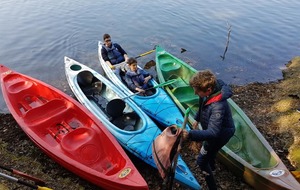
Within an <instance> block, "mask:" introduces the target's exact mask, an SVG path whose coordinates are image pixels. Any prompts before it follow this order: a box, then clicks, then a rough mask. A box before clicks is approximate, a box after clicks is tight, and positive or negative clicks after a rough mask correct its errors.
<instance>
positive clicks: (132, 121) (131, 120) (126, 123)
mask: <svg viewBox="0 0 300 190" xmlns="http://www.w3.org/2000/svg"><path fill="white" fill-rule="evenodd" d="M137 119H138V116H137V114H136V113H135V112H130V113H124V114H122V115H121V116H119V117H117V118H114V119H112V121H111V122H112V123H113V124H114V125H115V126H117V127H118V128H120V129H123V130H125V131H134V130H135V126H136V121H137Z"/></svg>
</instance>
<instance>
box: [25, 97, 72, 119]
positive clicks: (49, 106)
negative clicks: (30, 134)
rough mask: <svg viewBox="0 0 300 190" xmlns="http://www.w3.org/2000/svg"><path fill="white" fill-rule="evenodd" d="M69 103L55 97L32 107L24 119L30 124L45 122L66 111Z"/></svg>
mask: <svg viewBox="0 0 300 190" xmlns="http://www.w3.org/2000/svg"><path fill="white" fill-rule="evenodd" d="M67 110H68V109H67V105H66V104H65V101H64V100H62V99H53V100H51V101H49V102H46V103H45V104H43V105H41V106H38V107H35V108H32V109H30V110H28V111H27V112H26V113H25V114H24V121H25V122H26V123H28V124H29V125H34V124H39V123H41V122H45V121H46V120H49V119H51V118H53V117H55V116H58V115H61V114H62V113H64V112H66V111H67Z"/></svg>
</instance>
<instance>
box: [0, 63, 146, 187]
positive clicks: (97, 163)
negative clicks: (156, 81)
mask: <svg viewBox="0 0 300 190" xmlns="http://www.w3.org/2000/svg"><path fill="white" fill-rule="evenodd" d="M0 75H1V87H2V93H3V97H4V100H5V102H6V104H7V107H8V109H9V110H10V112H11V114H12V115H13V117H14V118H15V120H16V121H17V123H18V124H19V126H20V127H21V128H22V130H23V131H24V132H25V133H26V134H27V135H28V137H29V138H30V139H31V140H32V141H33V142H34V143H35V144H36V145H37V146H38V147H39V148H41V149H42V150H43V151H44V152H45V153H46V154H47V155H48V156H49V157H50V158H51V159H53V160H55V161H56V162H57V163H59V164H60V165H62V166H64V167H65V168H67V169H68V170H70V171H72V172H73V173H75V174H76V175H78V176H80V177H82V178H84V179H86V180H87V181H90V182H91V183H94V184H96V185H98V186H100V187H102V188H103V189H139V190H140V189H148V186H147V183H146V182H145V180H144V179H143V177H142V176H141V175H140V173H139V171H138V170H137V169H136V168H135V166H134V165H133V163H132V162H131V160H130V158H129V157H128V156H127V155H126V153H125V151H124V150H123V149H122V147H121V146H120V145H119V143H118V142H117V140H116V139H115V138H114V137H113V136H112V134H111V133H110V132H109V131H108V130H107V129H106V127H105V126H104V125H103V124H102V123H101V122H100V121H99V120H98V119H97V118H96V117H95V116H94V115H92V114H91V113H90V112H89V111H88V110H87V109H86V108H85V107H83V106H82V105H81V104H80V103H78V102H77V101H76V100H75V99H73V98H72V97H70V96H68V95H67V94H65V93H63V92H62V91H60V90H58V89H56V88H54V87H53V86H51V85H48V84H46V83H44V82H42V81H39V80H37V79H34V78H32V77H29V76H26V75H24V74H21V73H18V72H16V71H12V70H10V69H9V68H7V67H5V66H4V65H0Z"/></svg>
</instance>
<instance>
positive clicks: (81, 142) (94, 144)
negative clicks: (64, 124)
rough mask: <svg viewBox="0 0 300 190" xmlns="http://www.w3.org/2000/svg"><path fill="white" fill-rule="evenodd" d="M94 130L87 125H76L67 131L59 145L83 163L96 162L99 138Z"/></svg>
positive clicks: (98, 154)
mask: <svg viewBox="0 0 300 190" xmlns="http://www.w3.org/2000/svg"><path fill="white" fill-rule="evenodd" d="M97 136H98V135H96V133H95V131H94V130H93V129H91V128H87V127H78V128H77V129H75V130H73V131H71V132H69V133H67V134H66V135H65V136H64V137H63V138H62V140H61V147H62V149H63V150H65V151H66V152H69V153H71V154H72V155H74V156H75V159H77V160H78V161H80V162H82V163H83V164H86V165H87V164H93V163H96V162H97V161H98V160H99V158H100V156H101V155H100V153H99V151H98V150H99V149H100V147H99V146H98V144H99V139H98V137H97Z"/></svg>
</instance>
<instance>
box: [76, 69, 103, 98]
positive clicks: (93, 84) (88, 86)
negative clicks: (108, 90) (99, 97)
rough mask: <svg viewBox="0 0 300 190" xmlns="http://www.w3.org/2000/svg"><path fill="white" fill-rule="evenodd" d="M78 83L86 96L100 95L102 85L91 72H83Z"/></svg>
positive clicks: (78, 77) (79, 75) (78, 78)
mask: <svg viewBox="0 0 300 190" xmlns="http://www.w3.org/2000/svg"><path fill="white" fill-rule="evenodd" d="M77 82H78V84H79V86H80V88H81V90H82V91H83V93H84V94H85V95H86V96H92V95H94V94H100V93H101V90H102V83H101V81H99V80H98V79H97V78H96V77H94V75H93V74H92V73H91V72H90V71H82V72H80V73H79V74H78V76H77Z"/></svg>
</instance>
